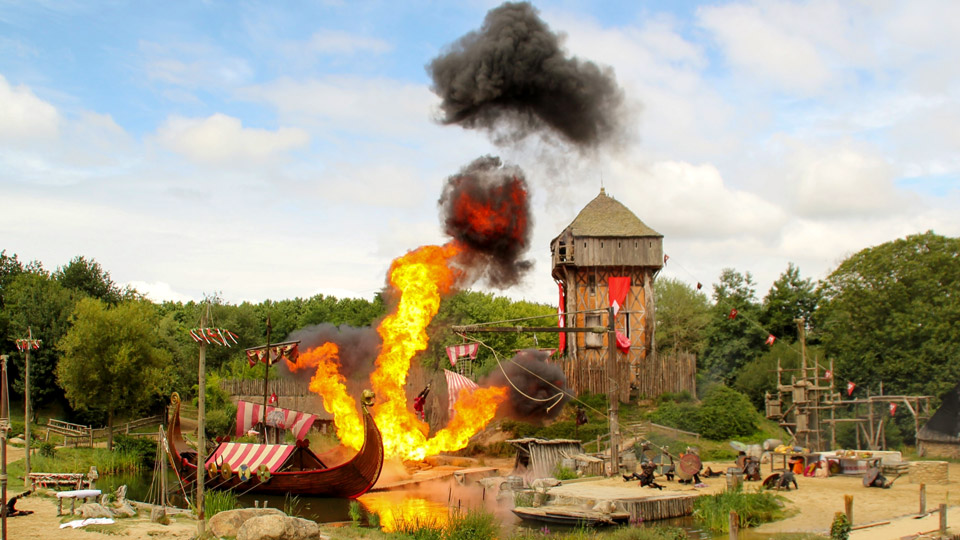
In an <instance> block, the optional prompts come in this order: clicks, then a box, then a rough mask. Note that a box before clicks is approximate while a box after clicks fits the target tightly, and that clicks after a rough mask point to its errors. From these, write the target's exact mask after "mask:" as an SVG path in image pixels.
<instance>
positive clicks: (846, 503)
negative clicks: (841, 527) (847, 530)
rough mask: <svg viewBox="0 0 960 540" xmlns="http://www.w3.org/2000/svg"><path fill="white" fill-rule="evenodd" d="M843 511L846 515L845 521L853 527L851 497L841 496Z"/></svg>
mask: <svg viewBox="0 0 960 540" xmlns="http://www.w3.org/2000/svg"><path fill="white" fill-rule="evenodd" d="M843 511H844V513H846V514H847V521H849V522H850V525H853V495H844V496H843Z"/></svg>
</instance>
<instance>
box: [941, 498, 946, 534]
mask: <svg viewBox="0 0 960 540" xmlns="http://www.w3.org/2000/svg"><path fill="white" fill-rule="evenodd" d="M946 535H947V505H946V504H943V503H941V504H940V536H946Z"/></svg>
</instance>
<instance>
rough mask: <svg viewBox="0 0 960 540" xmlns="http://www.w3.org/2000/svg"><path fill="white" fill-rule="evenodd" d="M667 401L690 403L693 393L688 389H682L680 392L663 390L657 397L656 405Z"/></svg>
mask: <svg viewBox="0 0 960 540" xmlns="http://www.w3.org/2000/svg"><path fill="white" fill-rule="evenodd" d="M668 401H673V402H674V403H692V402H693V395H692V394H691V393H690V391H689V390H682V391H680V392H664V393H662V394H660V395H659V396H658V397H657V404H658V405H662V404H664V403H666V402H668Z"/></svg>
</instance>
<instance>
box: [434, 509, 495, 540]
mask: <svg viewBox="0 0 960 540" xmlns="http://www.w3.org/2000/svg"><path fill="white" fill-rule="evenodd" d="M499 537H500V527H499V525H498V521H497V518H496V516H494V515H493V514H491V513H490V512H485V511H483V510H467V511H466V512H465V513H460V512H457V513H455V514H453V515H452V516H450V522H449V523H448V524H447V527H446V529H444V531H443V540H494V539H496V538H499Z"/></svg>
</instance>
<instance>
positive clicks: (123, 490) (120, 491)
mask: <svg viewBox="0 0 960 540" xmlns="http://www.w3.org/2000/svg"><path fill="white" fill-rule="evenodd" d="M90 468H91V469H94V468H93V467H90ZM94 472H96V470H94ZM87 476H88V477H89V475H87ZM113 500H114V501H116V502H118V503H120V502H124V501H126V500H127V485H126V484H124V485H122V486H120V487H118V488H117V490H116V491H114V492H113Z"/></svg>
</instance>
